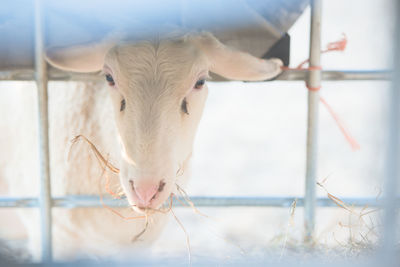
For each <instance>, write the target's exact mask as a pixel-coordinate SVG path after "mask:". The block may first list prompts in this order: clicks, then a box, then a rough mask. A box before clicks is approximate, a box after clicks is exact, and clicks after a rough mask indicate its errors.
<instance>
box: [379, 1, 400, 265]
mask: <svg viewBox="0 0 400 267" xmlns="http://www.w3.org/2000/svg"><path fill="white" fill-rule="evenodd" d="M394 4H395V6H396V11H395V12H396V13H395V17H396V27H395V37H394V49H393V54H394V58H395V60H394V64H395V66H394V75H393V79H392V84H391V88H390V92H389V94H388V107H389V108H388V113H387V114H388V120H387V122H388V127H387V130H388V134H387V138H386V142H387V143H386V150H387V154H386V160H385V164H386V166H385V167H386V168H385V169H386V170H385V191H384V195H385V199H384V204H385V207H384V218H383V222H384V224H383V246H382V248H383V252H384V255H383V256H384V260H386V261H387V264H388V265H387V266H397V265H396V260H398V259H396V249H397V253H398V245H397V244H398V243H397V242H398V236H397V234H398V232H397V231H398V229H397V228H398V223H397V219H398V217H397V216H398V212H399V210H398V209H399V208H400V207H399V203H398V202H397V194H398V193H399V192H398V187H399V182H400V168H399V163H400V151H399V150H400V76H399V75H400V51H399V49H400V17H399V16H400V3H399V1H395V3H394ZM396 247H397V248H396Z"/></svg>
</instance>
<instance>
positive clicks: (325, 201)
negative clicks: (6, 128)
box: [0, 195, 400, 208]
mask: <svg viewBox="0 0 400 267" xmlns="http://www.w3.org/2000/svg"><path fill="white" fill-rule="evenodd" d="M179 200H180V201H174V204H173V206H174V207H188V206H184V205H183V204H182V203H184V202H185V200H184V199H183V198H179ZM190 200H191V201H192V202H193V204H194V205H195V206H197V207H290V206H291V205H292V204H293V202H294V201H296V206H297V207H303V206H304V198H303V197H248V196H243V197H240V196H235V197H203V196H193V197H190ZM340 200H342V201H343V202H344V203H346V205H348V206H349V207H381V206H383V202H384V200H383V199H378V200H377V199H376V198H367V197H366V198H349V197H344V198H340ZM103 202H104V204H106V205H107V206H110V207H115V208H117V207H120V208H124V207H125V208H126V207H128V206H129V205H128V202H127V200H126V198H122V199H113V198H110V197H104V199H103ZM397 203H398V204H400V197H398V198H397ZM38 205H39V202H38V199H37V198H19V197H14V198H13V197H0V208H37V207H39V206H38ZM316 206H318V207H338V206H337V204H336V203H335V202H334V201H332V200H331V199H330V198H326V197H324V198H317V199H316ZM52 207H59V208H80V207H81V208H95V207H102V203H101V201H100V197H99V196H84V195H75V196H73V195H71V196H66V197H55V198H53V199H52Z"/></svg>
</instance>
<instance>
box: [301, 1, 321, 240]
mask: <svg viewBox="0 0 400 267" xmlns="http://www.w3.org/2000/svg"><path fill="white" fill-rule="evenodd" d="M321 11H322V0H312V1H311V32H310V67H315V68H314V69H311V70H310V71H309V76H308V79H307V87H308V88H319V87H320V86H321V70H320V69H319V66H320V56H321ZM318 107H319V92H318V90H309V91H308V122H307V163H306V186H305V197H304V225H305V241H306V242H309V241H311V240H312V239H313V234H314V226H315V198H316V197H315V186H316V184H315V182H316V173H317V147H318Z"/></svg>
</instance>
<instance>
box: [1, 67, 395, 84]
mask: <svg viewBox="0 0 400 267" xmlns="http://www.w3.org/2000/svg"><path fill="white" fill-rule="evenodd" d="M34 77H35V72H34V71H33V70H29V69H27V70H9V71H0V81H32V80H34ZM307 77H308V71H307V70H285V71H284V72H282V74H280V75H279V76H278V77H276V78H275V80H277V81H305V80H306V79H307ZM391 77H392V71H391V70H324V71H322V77H321V79H322V80H325V81H354V80H356V81H367V80H368V81H378V80H391ZM48 79H49V80H51V81H102V80H104V78H103V76H101V75H99V74H97V73H75V72H65V71H61V70H57V69H54V68H50V69H49V70H48Z"/></svg>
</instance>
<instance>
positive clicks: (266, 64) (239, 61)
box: [189, 33, 283, 81]
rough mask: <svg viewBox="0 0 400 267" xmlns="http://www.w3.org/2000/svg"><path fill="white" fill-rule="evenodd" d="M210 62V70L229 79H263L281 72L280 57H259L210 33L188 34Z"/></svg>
mask: <svg viewBox="0 0 400 267" xmlns="http://www.w3.org/2000/svg"><path fill="white" fill-rule="evenodd" d="M189 39H191V41H193V43H194V44H195V45H196V46H197V47H198V48H200V49H201V50H202V51H203V52H204V53H205V54H206V56H207V58H208V59H209V62H210V64H211V65H210V71H211V72H214V73H216V74H218V75H221V76H223V77H225V78H227V79H231V80H241V81H264V80H269V79H271V78H273V77H275V76H277V75H278V74H279V73H281V72H282V70H281V66H283V63H282V61H281V60H280V59H278V58H274V59H269V60H265V59H260V58H257V57H254V56H252V55H250V54H248V53H245V52H241V51H238V50H235V49H233V48H229V47H227V46H225V45H224V44H222V43H221V42H220V41H218V39H216V38H215V37H214V36H213V35H212V34H210V33H202V34H200V35H196V36H190V37H189Z"/></svg>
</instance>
